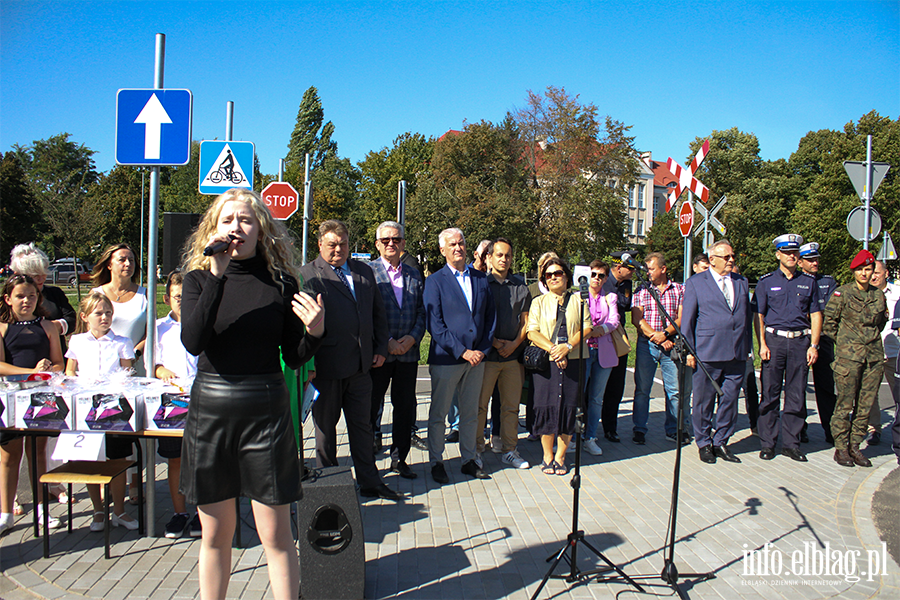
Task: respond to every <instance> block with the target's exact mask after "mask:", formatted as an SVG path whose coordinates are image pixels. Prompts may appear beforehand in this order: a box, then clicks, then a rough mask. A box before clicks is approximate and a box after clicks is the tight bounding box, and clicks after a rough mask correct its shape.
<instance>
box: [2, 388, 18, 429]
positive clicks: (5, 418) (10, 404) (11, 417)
mask: <svg viewBox="0 0 900 600" xmlns="http://www.w3.org/2000/svg"><path fill="white" fill-rule="evenodd" d="M15 426H16V393H15V391H13V390H0V427H15Z"/></svg>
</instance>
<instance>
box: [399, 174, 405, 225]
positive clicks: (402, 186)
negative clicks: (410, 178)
mask: <svg viewBox="0 0 900 600" xmlns="http://www.w3.org/2000/svg"><path fill="white" fill-rule="evenodd" d="M405 220H406V180H404V179H401V180H400V181H398V182H397V222H398V223H400V224H401V225H406V224H405V223H404V222H403V221H405Z"/></svg>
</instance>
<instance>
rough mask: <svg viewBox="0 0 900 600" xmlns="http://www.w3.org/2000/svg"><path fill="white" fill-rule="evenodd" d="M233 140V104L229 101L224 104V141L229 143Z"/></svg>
mask: <svg viewBox="0 0 900 600" xmlns="http://www.w3.org/2000/svg"><path fill="white" fill-rule="evenodd" d="M233 139H234V102H232V101H231V100H229V101H228V102H226V103H225V141H226V142H230V141H231V140H233Z"/></svg>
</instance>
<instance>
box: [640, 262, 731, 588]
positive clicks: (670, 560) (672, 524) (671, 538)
mask: <svg viewBox="0 0 900 600" xmlns="http://www.w3.org/2000/svg"><path fill="white" fill-rule="evenodd" d="M631 266H634V267H635V269H634V273H635V275H637V277H638V281H640V282H641V283H642V284H644V285H645V286H646V287H647V290H648V291H649V292H650V296H651V297H652V298H653V301H654V302H655V303H656V306H657V308H659V310H660V312H661V313H662V315H663V317H664V318H665V320H664V321H663V322H664V323H665V322H668V323H670V324H671V325H672V327H674V328H675V335H676V337H675V347H674V348H673V349H672V351H671V358H672V360H673V361H674V362H675V363H676V364H677V365H678V412H677V419H678V425H677V426H678V429H677V433H676V438H675V468H674V473H673V475H672V499H671V504H670V508H669V523H668V528H667V530H666V555H665V558H664V560H663V570H662V572H661V573H660V574H659V575H658V577H661V578H662V580H663V581H665V582H666V584H667V585H669V587H671V588H672V589H673V590H674V591H675V593H677V594H678V596H679V597H680V598H682V599H686V596H685V595H684V592H683V591H682V590H681V588H679V587H678V580H679V578H680V579H696V580H698V581H706V580H708V579H715V577H716V576H715V574H714V573H712V572H709V573H679V572H678V567H676V566H675V541H676V533H675V529H676V525H677V524H678V491H679V486H680V483H681V450H682V447H683V446H682V441H683V440H684V439H685V438H684V435H685V432H684V403H685V402H686V401H687V398H685V396H684V390H685V388H686V387H687V384H686V382H687V377H688V372H687V369H686V368H685V367H686V361H687V356H688V355H689V354H690V355H692V356H694V357H695V360H696V363H697V366H698V367H699V368H700V369H701V370H702V371H703V373H704V374H705V375H706V377H707V378H708V379H709V380H710V382H711V383H712V387H713V389H714V390H715V391H716V396H718V397H719V398H721V397H722V388H721V387H719V385H718V384H717V383H716V381H715V380H714V379H713V377H712V375H710V373H709V371H708V370H707V368H706V365H704V364H703V363H702V362H701V361H700V360H699V359H696V356H697V352H696V350H694V348H693V347H691V345H690V343H689V342H688V341H687V340H686V339H685V337H684V334H682V332H681V328H680V327H679V326H678V324H677V323H676V322H675V319H673V318H672V316H671V315H670V314H669V313H668V312H667V311H666V308H665V306H664V305H663V303H662V300H661V299H660V297H659V292H658V291H657V290H656V286H655V285H653V283H652V282H650V281H648V280H647V279H646V278H644V277H642V276H641V269H642V268H643V267H642V265H639V264H637V263H633V264H632V265H631ZM656 577H657V575H655V574H654V575H636V576H635V578H636V579H655V578H656Z"/></svg>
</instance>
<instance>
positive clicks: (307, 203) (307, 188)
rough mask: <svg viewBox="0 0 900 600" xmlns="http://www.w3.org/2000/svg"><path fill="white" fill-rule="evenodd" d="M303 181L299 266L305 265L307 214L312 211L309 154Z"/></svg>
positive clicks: (307, 240) (307, 241) (307, 232)
mask: <svg viewBox="0 0 900 600" xmlns="http://www.w3.org/2000/svg"><path fill="white" fill-rule="evenodd" d="M303 177H304V179H303V257H302V258H301V259H300V264H301V265H305V264H306V249H307V246H308V245H309V213H310V210H311V209H312V183H311V182H310V181H309V153H307V154H306V169H305V171H304V176H303Z"/></svg>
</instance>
